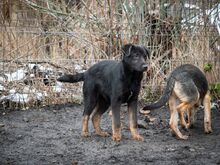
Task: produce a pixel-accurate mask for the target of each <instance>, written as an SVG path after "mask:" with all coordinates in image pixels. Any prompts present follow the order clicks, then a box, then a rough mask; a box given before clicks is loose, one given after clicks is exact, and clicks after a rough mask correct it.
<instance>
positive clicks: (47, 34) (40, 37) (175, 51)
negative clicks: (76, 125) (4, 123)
mask: <svg viewBox="0 0 220 165" xmlns="http://www.w3.org/2000/svg"><path fill="white" fill-rule="evenodd" d="M30 2H32V3H30ZM46 2H48V3H46ZM61 2H62V3H63V2H64V1H61ZM81 2H82V3H81V4H80V7H77V6H74V5H73V6H72V7H71V8H69V9H66V8H63V6H62V5H61V4H62V3H61V4H59V3H58V2H57V1H54V2H52V1H39V2H36V4H35V1H31V0H27V1H21V2H19V1H16V3H14V4H12V8H13V9H14V10H16V9H17V10H18V6H19V8H20V10H19V11H20V12H21V13H23V15H22V14H21V13H20V14H19V12H18V14H17V15H16V14H15V12H14V11H11V12H12V17H11V19H12V20H11V21H8V20H6V19H5V20H4V21H1V23H2V24H1V26H0V28H1V31H0V53H1V56H0V66H1V69H0V73H1V75H3V74H6V73H12V72H14V71H16V70H17V69H19V68H23V67H25V66H27V65H28V64H30V63H32V64H33V63H36V64H40V65H43V66H45V67H50V68H53V72H54V74H55V75H54V77H58V73H59V72H75V71H77V70H74V67H73V66H74V65H76V64H80V65H82V66H83V67H84V68H85V69H86V68H88V67H89V66H91V65H92V64H94V63H95V62H97V61H100V60H103V59H116V60H118V59H120V55H121V52H120V48H121V46H122V45H123V44H126V43H129V42H131V43H135V44H142V45H145V46H146V47H147V48H149V49H150V50H151V54H152V59H151V61H150V65H151V69H150V71H149V72H148V73H146V74H145V77H144V80H143V90H142V91H141V96H140V98H142V99H145V100H149V98H150V99H155V98H157V97H158V96H160V94H161V92H162V90H163V87H164V83H165V80H166V77H167V76H168V74H169V73H170V72H171V71H172V70H173V68H175V67H176V66H178V65H180V64H183V63H191V64H194V65H196V66H199V67H200V68H201V69H202V70H203V68H204V65H205V64H211V65H212V66H213V67H212V71H211V72H208V73H206V74H207V78H208V80H209V82H210V83H216V82H219V80H220V77H219V74H218V73H219V72H220V62H219V61H220V60H219V59H220V57H219V55H218V54H217V55H216V54H214V52H213V49H212V47H210V43H211V42H212V39H213V36H214V35H215V34H217V33H216V32H213V33H210V30H212V31H213V27H212V26H206V27H203V26H201V27H200V28H198V30H197V32H196V33H192V32H190V31H189V30H188V31H187V30H183V29H180V30H176V29H177V28H176V29H175V28H174V27H175V26H176V25H177V26H179V24H177V23H178V22H175V21H176V19H175V18H173V19H171V18H164V16H163V15H162V14H160V17H156V18H155V17H149V15H146V13H147V12H149V13H150V12H152V11H151V9H152V7H151V6H150V5H151V3H148V2H147V1H142V0H140V1H136V2H133V3H125V2H124V1H109V0H106V1H96V0H93V1H81ZM122 2H123V3H122ZM135 3H136V4H135ZM147 4H148V5H147ZM137 6H139V7H137ZM3 7H4V5H3ZM52 9H53V10H52ZM154 11H156V10H154ZM28 12H29V13H30V12H31V13H32V14H29V15H28V14H27V13H28ZM156 14H157V13H156ZM3 16H4V13H3ZM4 18H6V17H3V19H4ZM143 18H144V19H143ZM155 20H156V21H157V23H155V24H153V21H155ZM152 25H155V26H156V29H157V30H154V31H152V28H153V26H152ZM29 72H31V71H30V70H28V73H27V74H28V75H29V74H30V73H29ZM54 77H53V78H54ZM35 82H38V83H35V84H34V85H33V86H32V87H33V88H34V89H36V90H38V91H46V92H47V97H46V99H45V100H44V101H43V103H41V104H42V105H48V104H57V103H65V102H72V101H77V102H81V101H82V98H80V97H79V98H78V97H77V96H82V93H81V90H79V89H81V84H80V83H79V84H76V85H74V84H65V85H64V88H63V90H62V92H60V93H55V92H54V91H53V89H52V88H53V87H51V86H45V85H44V84H42V78H41V79H39V78H38V79H36V81H35ZM22 83H23V82H22V81H20V83H18V82H17V81H15V82H13V83H11V82H5V83H4V86H5V87H7V90H6V91H4V92H2V93H1V96H2V95H4V94H6V93H7V92H8V91H9V90H10V89H14V88H16V90H18V91H19V90H22V88H24V84H23V85H20V86H19V84H22ZM65 89H68V90H65ZM34 104H38V103H34ZM28 106H29V105H28Z"/></svg>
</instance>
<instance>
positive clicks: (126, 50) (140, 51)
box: [122, 44, 150, 72]
mask: <svg viewBox="0 0 220 165" xmlns="http://www.w3.org/2000/svg"><path fill="white" fill-rule="evenodd" d="M122 54H123V58H122V61H123V63H125V64H126V65H127V66H128V67H129V68H130V69H131V70H135V71H139V72H143V71H145V70H147V68H148V66H147V63H146V60H147V58H148V59H149V58H150V53H149V51H148V50H147V49H146V48H145V47H144V46H140V45H133V44H126V45H124V46H123V47H122Z"/></svg>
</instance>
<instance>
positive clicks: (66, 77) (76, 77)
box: [57, 73, 84, 83]
mask: <svg viewBox="0 0 220 165" xmlns="http://www.w3.org/2000/svg"><path fill="white" fill-rule="evenodd" d="M57 80H58V81H60V82H69V83H75V82H79V81H84V73H77V74H75V75H72V74H65V75H64V76H62V77H59V78H58V79H57Z"/></svg>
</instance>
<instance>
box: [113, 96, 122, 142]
mask: <svg viewBox="0 0 220 165" xmlns="http://www.w3.org/2000/svg"><path fill="white" fill-rule="evenodd" d="M111 107H112V139H113V140H114V141H120V140H121V122H120V107H121V101H119V100H113V101H112V105H111Z"/></svg>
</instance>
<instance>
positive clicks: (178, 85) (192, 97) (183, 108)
mask: <svg viewBox="0 0 220 165" xmlns="http://www.w3.org/2000/svg"><path fill="white" fill-rule="evenodd" d="M166 102H168V103H169V110H170V122H169V125H170V128H171V130H172V133H174V134H175V135H176V136H177V138H179V139H187V138H188V136H186V135H183V134H182V133H181V132H180V130H179V128H178V121H179V118H180V123H181V125H182V127H183V128H186V129H188V128H190V127H191V126H192V125H193V123H194V116H195V113H196V110H197V108H198V107H199V106H200V105H201V104H203V105H204V129H205V133H211V132H212V128H211V105H210V104H211V103H210V96H209V90H208V82H207V79H206V77H205V75H204V74H203V73H202V71H201V70H200V69H198V68H197V67H195V66H194V65H191V64H185V65H181V66H179V67H177V68H176V69H175V70H173V72H172V73H171V74H170V76H169V78H168V80H167V85H166V88H165V90H164V93H163V95H162V97H161V98H160V99H159V100H158V101H157V102H156V103H154V104H151V105H146V106H145V107H144V108H143V110H152V109H157V108H160V107H162V106H163V105H165V104H166ZM185 115H186V116H187V122H186V120H185Z"/></svg>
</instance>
